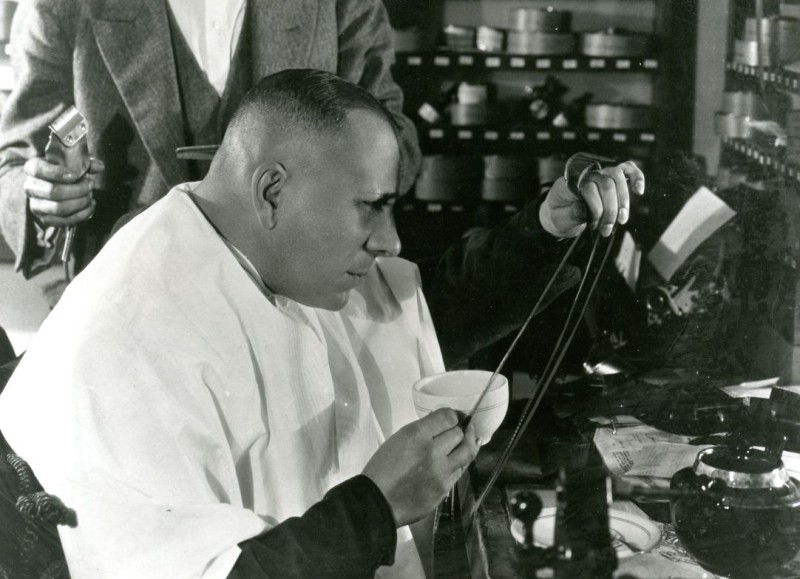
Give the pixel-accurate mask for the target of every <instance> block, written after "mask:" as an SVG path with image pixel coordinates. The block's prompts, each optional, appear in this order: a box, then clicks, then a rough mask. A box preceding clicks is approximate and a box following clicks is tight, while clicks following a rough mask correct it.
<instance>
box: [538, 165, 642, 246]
mask: <svg viewBox="0 0 800 579" xmlns="http://www.w3.org/2000/svg"><path fill="white" fill-rule="evenodd" d="M626 178H627V180H626ZM631 190H632V191H633V192H634V193H636V194H637V195H643V194H644V174H643V173H642V172H641V171H640V170H639V168H638V167H637V166H636V165H635V164H634V163H633V162H632V161H627V162H625V163H620V164H619V165H617V166H616V167H609V168H607V169H602V170H600V171H591V172H590V173H588V174H587V175H586V177H584V178H583V181H582V182H581V191H580V194H581V198H578V197H577V196H576V195H575V194H574V193H572V192H571V191H570V190H569V187H567V182H566V181H564V178H563V177H561V178H560V179H558V180H557V181H556V182H555V183H554V184H553V187H552V188H551V189H550V192H549V193H548V194H547V199H546V200H545V202H544V203H542V205H541V206H540V207H539V220H540V221H541V223H542V227H544V229H545V231H547V232H548V233H550V234H551V235H555V236H556V237H575V236H577V235H579V234H580V233H581V232H582V231H583V230H584V229H585V228H586V224H587V223H589V224H591V227H592V229H598V230H599V231H600V235H602V236H604V237H607V236H608V235H611V230H612V229H613V227H614V224H616V223H619V224H623V223H625V222H627V221H628V217H629V216H630V198H631V195H630V193H631ZM587 207H588V209H589V214H588V215H587V210H586V209H587Z"/></svg>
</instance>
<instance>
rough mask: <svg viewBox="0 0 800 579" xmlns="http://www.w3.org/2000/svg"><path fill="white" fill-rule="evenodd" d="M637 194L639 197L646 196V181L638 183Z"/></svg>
mask: <svg viewBox="0 0 800 579" xmlns="http://www.w3.org/2000/svg"><path fill="white" fill-rule="evenodd" d="M636 193H638V194H639V195H643V194H644V181H637V182H636Z"/></svg>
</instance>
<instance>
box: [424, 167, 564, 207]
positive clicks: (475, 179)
mask: <svg viewBox="0 0 800 579" xmlns="http://www.w3.org/2000/svg"><path fill="white" fill-rule="evenodd" d="M565 164H566V158H564V157H561V156H549V157H538V158H537V157H520V156H513V155H486V156H484V157H479V156H475V155H453V156H448V155H426V156H425V157H423V159H422V170H421V172H420V175H419V178H418V179H417V184H416V190H415V197H416V199H417V200H419V201H424V202H427V203H461V204H469V203H473V202H476V201H478V200H482V201H489V202H496V203H524V202H525V201H528V200H530V199H532V198H533V197H535V196H536V195H538V194H539V191H540V186H541V185H544V184H550V183H552V182H554V181H555V180H556V179H558V178H559V177H562V176H563V175H564V167H565Z"/></svg>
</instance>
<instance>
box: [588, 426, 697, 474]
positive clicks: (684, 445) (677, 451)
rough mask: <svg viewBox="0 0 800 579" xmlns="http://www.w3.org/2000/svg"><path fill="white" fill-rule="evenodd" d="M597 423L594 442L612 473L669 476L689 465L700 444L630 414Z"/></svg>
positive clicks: (692, 461) (692, 462)
mask: <svg viewBox="0 0 800 579" xmlns="http://www.w3.org/2000/svg"><path fill="white" fill-rule="evenodd" d="M592 420H593V421H594V422H596V423H598V424H599V425H600V427H599V428H597V430H596V431H595V433H594V445H595V447H596V448H597V450H598V451H599V452H600V456H602V457H603V462H604V463H605V465H606V468H608V470H609V472H610V473H611V474H612V475H614V476H623V475H629V476H640V477H650V478H666V479H669V478H670V477H671V476H672V475H673V474H675V473H676V472H677V471H679V470H680V469H682V468H684V467H687V466H692V464H694V459H695V457H696V456H697V453H698V452H700V450H702V449H703V448H707V447H703V446H695V445H691V444H689V440H690V439H691V438H690V437H688V436H681V435H679V434H671V433H669V432H664V431H663V430H659V429H657V428H653V427H652V426H648V425H646V424H643V423H642V422H640V421H638V420H637V419H636V418H634V417H633V416H616V417H614V419H613V422H612V421H611V419H609V418H605V417H602V418H594V419H592Z"/></svg>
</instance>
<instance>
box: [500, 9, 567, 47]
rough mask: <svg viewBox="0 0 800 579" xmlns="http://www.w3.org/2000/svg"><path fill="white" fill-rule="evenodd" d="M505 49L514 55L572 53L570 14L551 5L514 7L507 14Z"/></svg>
mask: <svg viewBox="0 0 800 579" xmlns="http://www.w3.org/2000/svg"><path fill="white" fill-rule="evenodd" d="M509 25H510V29H509V31H508V37H507V39H506V50H507V51H508V52H511V53H514V54H530V55H550V56H557V55H569V54H572V53H573V52H575V47H576V42H575V35H574V34H573V33H572V31H571V26H572V13H571V12H569V11H566V10H555V9H553V8H517V9H514V10H512V11H511V13H510V17H509Z"/></svg>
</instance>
